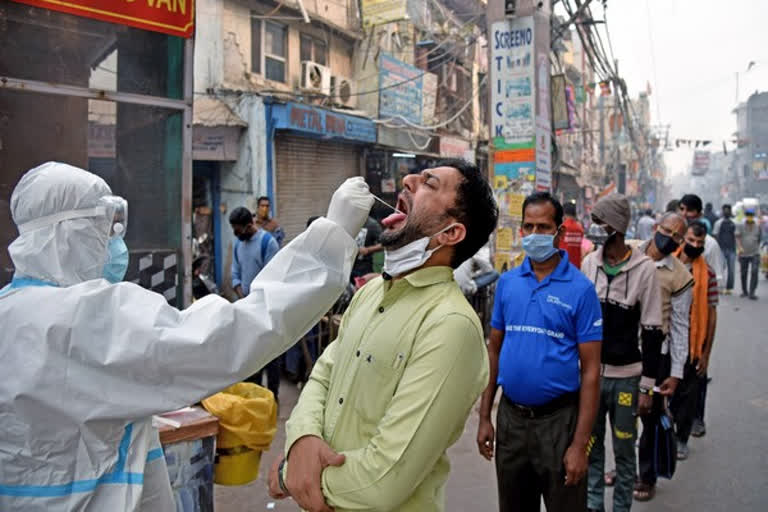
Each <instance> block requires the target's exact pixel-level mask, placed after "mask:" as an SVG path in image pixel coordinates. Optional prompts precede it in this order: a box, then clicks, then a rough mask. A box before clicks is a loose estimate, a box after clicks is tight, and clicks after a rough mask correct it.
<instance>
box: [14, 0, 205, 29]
mask: <svg viewBox="0 0 768 512" xmlns="http://www.w3.org/2000/svg"><path fill="white" fill-rule="evenodd" d="M14 1H15V2H20V3H22V4H28V5H34V6H36V7H42V8H44V9H51V10H53V11H61V12H66V13H69V14H74V15H76V16H84V17H86V18H94V19H97V20H101V21H108V22H110V23H119V24H121V25H130V26H131V27H136V28H142V29H144V30H153V31H155V32H163V33H165V34H171V35H173V36H180V37H192V34H193V32H194V29H195V0H14Z"/></svg>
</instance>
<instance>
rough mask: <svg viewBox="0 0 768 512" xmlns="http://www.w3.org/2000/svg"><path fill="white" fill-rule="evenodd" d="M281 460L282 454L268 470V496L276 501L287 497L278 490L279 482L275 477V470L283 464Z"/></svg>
mask: <svg viewBox="0 0 768 512" xmlns="http://www.w3.org/2000/svg"><path fill="white" fill-rule="evenodd" d="M283 458H284V457H283V455H282V454H280V456H279V457H276V458H275V460H274V462H272V467H271V468H270V470H269V495H270V496H271V497H272V498H274V499H276V500H282V499H283V498H287V497H288V495H287V494H285V492H283V490H282V489H281V488H280V480H279V477H278V475H277V470H278V468H279V467H280V463H281V462H283Z"/></svg>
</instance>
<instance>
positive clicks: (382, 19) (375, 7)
mask: <svg viewBox="0 0 768 512" xmlns="http://www.w3.org/2000/svg"><path fill="white" fill-rule="evenodd" d="M407 6H408V1H407V0H361V2H360V12H361V14H362V18H363V26H365V27H370V26H372V25H382V24H384V23H391V22H393V21H400V20H404V19H407V18H408V12H407Z"/></svg>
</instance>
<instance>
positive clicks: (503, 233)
mask: <svg viewBox="0 0 768 512" xmlns="http://www.w3.org/2000/svg"><path fill="white" fill-rule="evenodd" d="M513 239H514V231H513V229H512V228H500V229H499V230H498V231H497V232H496V250H497V251H505V252H508V251H511V250H512V241H513Z"/></svg>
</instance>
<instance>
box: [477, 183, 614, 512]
mask: <svg viewBox="0 0 768 512" xmlns="http://www.w3.org/2000/svg"><path fill="white" fill-rule="evenodd" d="M522 214H523V221H522V228H521V230H522V235H523V237H524V238H523V248H524V249H525V253H526V258H525V260H524V262H523V264H522V265H521V266H519V267H516V268H514V269H513V270H511V271H510V272H507V273H506V274H504V275H503V276H502V277H501V279H500V281H499V283H498V285H497V287H496V298H495V303H494V308H493V319H492V320H491V336H490V343H489V346H488V356H489V361H490V381H489V384H488V387H487V389H486V390H485V392H484V393H483V397H482V401H481V404H480V424H479V428H478V433H477V444H478V449H479V450H480V454H481V455H483V456H484V457H485V458H487V459H488V460H491V458H492V457H493V453H494V441H495V446H496V475H497V481H498V492H499V510H500V511H501V512H513V511H521V512H538V511H539V506H540V503H541V498H542V495H543V497H544V503H545V505H546V508H547V511H548V512H554V511H562V512H566V511H586V509H587V482H586V478H585V475H586V472H587V445H588V442H589V438H590V435H591V433H592V428H593V423H594V420H595V413H596V412H597V402H598V397H599V391H600V347H601V342H600V340H601V339H602V314H601V312H600V302H599V301H598V299H597V295H596V293H595V289H594V286H592V283H591V282H590V281H589V280H588V279H587V278H586V277H585V276H584V274H582V273H581V272H579V271H578V270H577V269H576V268H575V267H574V266H573V265H572V264H571V263H570V258H569V253H568V252H567V251H564V250H558V249H557V247H558V246H559V243H560V241H561V239H562V238H563V236H565V233H567V232H566V231H565V229H564V223H563V207H562V206H561V205H560V203H559V202H558V201H557V200H556V199H554V198H553V197H552V196H551V195H550V194H549V193H547V192H537V193H535V194H532V195H530V196H528V197H527V198H526V199H525V201H524V202H523V212H522ZM521 304H524V305H525V306H524V307H520V305H521ZM499 387H501V388H502V396H501V402H500V404H499V410H498V414H497V416H496V430H495V431H494V428H493V425H492V424H491V408H492V406H493V402H494V398H495V396H496V391H497V390H498V388H499Z"/></svg>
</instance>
